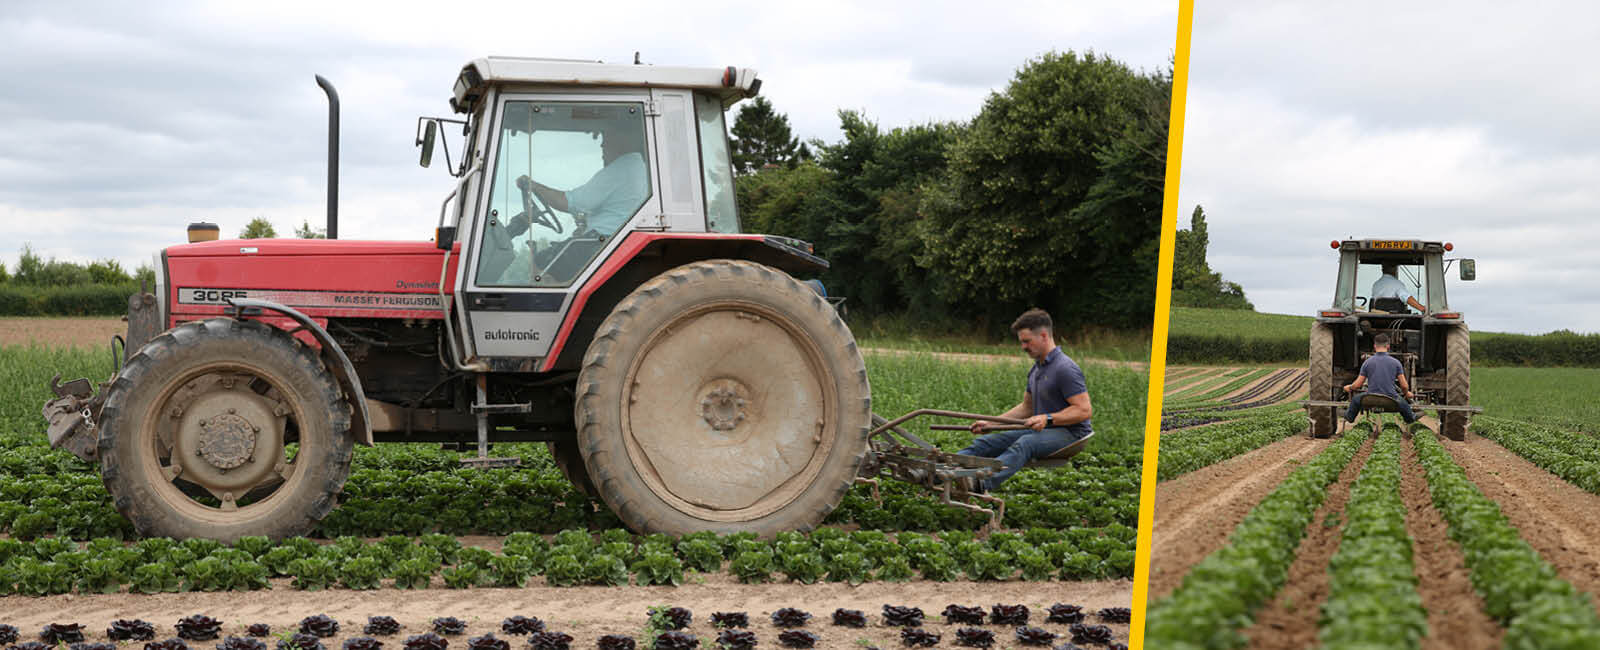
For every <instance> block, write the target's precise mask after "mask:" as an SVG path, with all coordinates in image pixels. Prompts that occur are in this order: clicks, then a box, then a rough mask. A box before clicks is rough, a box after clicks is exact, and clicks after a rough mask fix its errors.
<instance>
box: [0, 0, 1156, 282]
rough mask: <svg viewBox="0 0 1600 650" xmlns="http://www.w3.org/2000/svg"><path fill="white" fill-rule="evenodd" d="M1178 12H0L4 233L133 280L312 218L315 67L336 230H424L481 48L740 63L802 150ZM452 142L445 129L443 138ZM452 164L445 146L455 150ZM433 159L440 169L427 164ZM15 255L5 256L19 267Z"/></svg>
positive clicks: (930, 107)
mask: <svg viewBox="0 0 1600 650" xmlns="http://www.w3.org/2000/svg"><path fill="white" fill-rule="evenodd" d="M1175 25H1176V4H1175V3H1172V2H1165V1H1157V0H1145V1H1143V2H1135V3H1119V4H1117V5H1115V6H1096V5H1090V4H1081V3H1055V2H1020V3H1007V4H1005V5H1001V6H996V7H982V8H980V7H978V6H977V5H973V4H971V3H956V2H933V3H924V2H897V3H871V4H860V3H847V2H821V3H811V4H787V5H786V4H768V5H751V4H749V3H734V2H703V3H696V4H693V5H684V4H682V3H678V4H672V3H666V4H663V3H644V2H635V3H607V4H605V5H603V6H601V5H597V4H594V3H588V4H585V3H554V4H552V3H529V2H514V3H513V2H497V3H489V4H484V5H473V6H472V7H471V8H470V9H466V8H459V9H458V8H448V9H446V8H441V6H440V5H438V4H437V3H422V2H382V3H379V2H359V3H358V2H325V1H317V2H311V1H302V0H282V1H278V2H270V3H209V2H181V3H158V4H116V3H111V4H103V5H97V6H96V8H95V10H94V11H92V12H90V11H84V10H83V8H82V7H81V6H77V5H69V4H61V3H51V2H29V1H22V2H11V3H8V4H7V6H6V12H5V15H4V16H0V40H3V41H4V42H6V43H8V44H9V45H10V46H11V47H10V48H9V50H8V51H9V52H12V53H13V55H12V56H8V57H4V58H0V78H4V79H6V81H7V89H6V93H4V96H3V97H0V123H3V124H4V125H5V126H4V127H3V128H0V238H3V239H4V240H5V241H10V242H14V243H13V244H12V245H13V246H15V247H16V248H17V249H20V247H21V245H22V244H23V243H24V242H31V243H32V245H33V246H34V248H35V249H36V250H37V251H39V252H41V253H42V254H45V255H55V256H57V257H60V258H63V259H72V260H77V261H88V260H91V259H98V258H105V257H110V258H114V259H117V260H119V261H121V262H122V263H123V265H124V266H126V267H129V268H132V267H136V266H138V265H139V264H141V263H145V262H146V261H147V260H149V259H150V256H151V254H152V253H154V252H155V251H156V250H157V249H158V248H159V247H161V246H164V245H168V244H171V243H175V242H178V241H181V240H182V237H183V228H184V226H185V225H186V224H187V223H188V222H190V221H194V220H199V219H209V220H211V221H215V222H218V223H219V224H220V225H221V227H222V230H223V233H224V234H225V235H231V234H233V233H236V232H238V230H239V229H240V228H242V227H243V225H244V223H245V222H246V221H248V220H249V219H252V218H255V217H257V216H264V217H266V218H267V219H269V220H271V221H272V222H273V223H274V224H275V225H276V226H277V228H278V230H279V231H280V232H283V233H287V232H289V231H290V230H291V229H292V228H293V227H294V226H297V225H299V224H300V223H301V222H302V221H309V222H310V223H312V224H313V225H318V224H321V223H322V221H323V200H324V191H325V189H324V177H325V169H324V160H325V154H324V152H325V146H326V144H325V142H326V141H325V131H324V129H325V123H326V122H325V121H326V118H325V110H326V108H325V102H324V99H323V95H322V92H321V91H320V90H319V89H318V88H317V87H316V86H315V85H314V83H313V81H312V75H313V74H322V75H325V76H327V77H328V78H329V79H330V80H332V81H333V82H334V83H335V84H336V85H337V87H338V90H339V93H340V96H341V99H342V103H343V105H342V113H343V115H342V142H341V154H342V161H341V183H340V185H341V187H340V204H341V205H340V214H341V223H340V230H341V235H343V236H345V237H353V238H365V239H383V238H390V239H412V240H415V239H424V238H426V237H428V236H431V234H432V228H433V225H434V223H435V221H436V219H437V215H438V207H439V201H440V200H442V199H443V198H444V195H445V194H446V193H448V192H449V191H450V189H451V187H452V184H453V179H450V178H449V177H448V176H447V175H445V174H444V173H443V172H442V171H441V170H440V168H441V167H442V165H435V166H434V167H433V168H430V169H421V168H419V167H417V166H416V165H415V164H414V163H415V160H416V155H417V153H416V149H415V148H414V146H413V134H414V130H415V124H416V118H417V116H419V115H447V114H448V110H449V109H448V108H447V107H446V103H445V100H446V98H447V97H448V96H449V94H450V87H451V84H452V82H453V81H454V78H455V76H456V74H457V73H458V72H459V70H460V68H461V66H462V65H463V64H465V63H466V62H467V61H469V60H471V59H473V58H476V57H481V56H487V55H513V56H549V57H565V58H582V59H605V60H608V61H614V62H626V61H631V60H632V59H633V54H634V52H636V51H638V52H641V53H642V58H643V60H644V61H645V62H646V63H659V64H674V65H706V66H721V65H738V66H745V67H754V68H756V69H758V70H760V71H761V76H762V78H763V80H764V81H765V85H764V86H763V92H764V93H765V94H766V95H767V96H768V97H770V98H771V99H772V101H773V103H774V105H775V106H776V107H777V108H778V110H780V111H783V112H785V113H787V114H788V116H789V118H790V120H791V123H792V124H793V125H794V128H795V131H796V134H797V135H799V136H801V137H803V138H821V139H824V140H826V141H836V140H837V139H838V138H839V137H840V134H839V131H838V126H839V123H838V118H837V117H836V115H835V113H836V111H837V110H838V109H840V108H851V109H858V110H861V111H863V112H864V113H866V114H867V115H868V116H869V117H870V118H872V119H874V120H875V121H877V122H878V123H879V124H880V125H883V126H884V127H886V128H892V127H895V126H903V125H908V124H914V123H922V122H928V121H946V120H965V119H970V118H971V117H972V116H973V115H975V114H976V113H977V112H978V110H979V109H980V108H981V106H982V103H983V101H984V99H985V97H987V95H988V93H990V92H991V91H994V90H999V89H1002V88H1004V86H1005V85H1006V83H1007V82H1009V81H1010V79H1011V77H1012V74H1013V72H1014V71H1015V69H1016V68H1017V67H1018V66H1020V65H1022V64H1023V63H1025V61H1026V60H1027V59H1028V58H1030V57H1033V56H1037V55H1039V54H1041V53H1043V52H1046V51H1049V50H1052V49H1056V50H1065V49H1078V50H1083V49H1091V48H1092V49H1096V50H1097V51H1101V52H1104V53H1107V54H1110V55H1112V56H1114V57H1117V58H1119V59H1120V60H1123V61H1125V62H1126V63H1128V64H1129V65H1131V66H1134V67H1136V68H1144V69H1156V68H1159V67H1163V66H1165V65H1166V61H1167V58H1168V57H1169V56H1170V53H1171V51H1172V48H1173V38H1174V34H1175ZM453 142H458V140H453ZM455 151H456V152H459V149H456V150H455ZM441 162H442V161H441ZM16 258H17V250H0V262H3V263H6V264H12V265H14V264H15V262H16Z"/></svg>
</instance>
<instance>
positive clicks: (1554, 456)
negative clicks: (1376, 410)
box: [1145, 366, 1600, 648]
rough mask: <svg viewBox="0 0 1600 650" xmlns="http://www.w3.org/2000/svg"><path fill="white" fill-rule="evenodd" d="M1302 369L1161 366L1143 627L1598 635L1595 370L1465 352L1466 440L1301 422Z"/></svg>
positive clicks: (1153, 634)
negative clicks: (1497, 364)
mask: <svg viewBox="0 0 1600 650" xmlns="http://www.w3.org/2000/svg"><path fill="white" fill-rule="evenodd" d="M1260 370H1267V371H1268V372H1267V373H1266V374H1265V375H1262V377H1263V379H1261V380H1259V383H1260V384H1265V385H1267V388H1265V389H1262V390H1259V391H1256V392H1255V393H1253V394H1251V395H1249V396H1246V393H1249V392H1250V391H1251V390H1252V388H1251V387H1247V386H1239V387H1232V384H1234V383H1236V382H1238V381H1239V380H1240V379H1241V378H1244V377H1249V376H1253V375H1254V374H1255V372H1259V371H1260ZM1304 375H1305V370H1303V369H1298V368H1258V369H1256V371H1254V372H1245V373H1240V372H1239V370H1238V368H1236V367H1193V366H1187V367H1186V366H1173V367H1169V368H1168V372H1167V381H1168V384H1169V386H1168V388H1167V399H1166V401H1165V402H1164V403H1163V432H1162V437H1161V448H1160V453H1159V456H1160V466H1159V480H1160V483H1159V484H1158V485H1157V487H1156V505H1155V515H1156V516H1155V526H1154V529H1153V531H1154V544H1153V552H1152V557H1151V581H1150V588H1149V594H1150V601H1149V606H1150V609H1149V610H1148V614H1147V618H1146V627H1145V634H1146V636H1145V639H1146V643H1147V644H1148V647H1162V648H1243V647H1250V648H1287V647H1310V646H1315V645H1320V646H1323V647H1328V648H1355V647H1423V648H1499V647H1507V648H1594V647H1600V609H1597V607H1600V606H1597V604H1596V597H1597V596H1600V478H1597V477H1600V438H1597V437H1596V436H1595V435H1594V434H1593V433H1592V430H1593V429H1592V427H1594V426H1595V424H1594V423H1595V422H1596V421H1597V420H1596V419H1595V418H1594V417H1593V416H1594V415H1596V414H1593V413H1592V410H1593V408H1594V407H1593V406H1591V405H1589V404H1587V403H1586V401H1587V400H1588V395H1590V394H1592V390H1591V389H1590V388H1589V387H1588V386H1589V384H1590V382H1593V381H1595V379H1596V378H1600V374H1595V373H1593V371H1589V370H1584V369H1530V368H1474V369H1473V379H1474V385H1473V403H1474V404H1479V405H1483V406H1484V407H1485V408H1486V411H1487V412H1486V414H1484V415H1479V416H1475V417H1474V418H1473V421H1472V426H1471V429H1470V431H1469V434H1468V439H1467V440H1466V441H1465V442H1453V441H1449V440H1446V439H1444V438H1442V437H1440V436H1438V435H1436V434H1435V433H1434V431H1432V430H1430V429H1429V428H1428V426H1427V424H1430V423H1431V420H1427V419H1425V421H1424V423H1418V424H1415V425H1412V426H1410V427H1408V428H1406V429H1402V428H1401V425H1400V424H1399V423H1398V422H1397V421H1396V420H1395V418H1393V416H1391V417H1390V419H1389V421H1388V424H1387V425H1386V427H1385V428H1384V430H1383V432H1382V434H1381V435H1379V436H1376V437H1374V436H1372V435H1371V433H1370V427H1368V426H1367V425H1366V423H1365V422H1363V421H1358V423H1357V426H1356V427H1353V428H1352V429H1351V430H1350V431H1349V432H1347V433H1344V434H1343V435H1340V436H1336V437H1335V438H1332V439H1327V440H1314V439H1311V438H1310V437H1309V436H1307V435H1306V433H1305V431H1306V419H1305V416H1304V413H1303V411H1302V410H1300V409H1299V408H1298V407H1297V406H1295V405H1294V404H1293V401H1294V400H1297V399H1303V398H1304V397H1305V384H1304ZM1175 395H1176V396H1178V399H1174V397H1175ZM1184 396H1187V398H1185V397H1184ZM1586 427H1588V428H1586Z"/></svg>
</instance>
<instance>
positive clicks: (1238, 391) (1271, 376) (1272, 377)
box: [1217, 372, 1285, 401]
mask: <svg viewBox="0 0 1600 650" xmlns="http://www.w3.org/2000/svg"><path fill="white" fill-rule="evenodd" d="M1283 379H1285V378H1284V377H1278V376H1277V373H1272V372H1269V373H1267V374H1265V375H1262V376H1260V377H1257V378H1255V379H1254V380H1251V381H1250V383H1247V384H1245V385H1243V386H1240V387H1238V388H1235V389H1233V390H1231V391H1228V393H1227V394H1225V395H1223V396H1221V397H1218V398H1217V399H1218V401H1221V400H1224V399H1227V398H1229V397H1233V396H1234V395H1243V394H1245V393H1247V392H1250V391H1251V390H1253V389H1255V388H1256V387H1257V386H1261V385H1263V384H1275V383H1277V382H1278V381H1280V380H1283Z"/></svg>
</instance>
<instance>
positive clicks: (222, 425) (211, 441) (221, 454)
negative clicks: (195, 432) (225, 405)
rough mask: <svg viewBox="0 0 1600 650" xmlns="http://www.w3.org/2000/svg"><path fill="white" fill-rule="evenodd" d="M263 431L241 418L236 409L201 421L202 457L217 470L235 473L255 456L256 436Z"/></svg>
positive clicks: (200, 451)
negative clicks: (237, 468)
mask: <svg viewBox="0 0 1600 650" xmlns="http://www.w3.org/2000/svg"><path fill="white" fill-rule="evenodd" d="M260 430H261V427H257V426H255V425H252V424H251V423H250V421H249V420H246V419H244V418H242V417H239V416H238V415H237V412H236V410H235V409H228V413H226V414H223V415H219V416H216V417H213V418H210V419H206V420H201V421H200V448H199V453H200V457H201V458H204V459H205V460H206V462H208V463H211V466H212V467H216V468H217V469H233V468H235V467H238V466H240V465H243V464H245V462H246V461H249V460H250V456H251V454H253V453H254V452H255V449H256V432H257V431H260Z"/></svg>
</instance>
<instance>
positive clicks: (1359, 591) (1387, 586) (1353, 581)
mask: <svg viewBox="0 0 1600 650" xmlns="http://www.w3.org/2000/svg"><path fill="white" fill-rule="evenodd" d="M1345 516H1346V520H1345V525H1344V530H1343V532H1342V535H1341V540H1340V542H1339V551H1338V552H1337V553H1335V554H1334V556H1333V560H1332V561H1331V562H1329V564H1328V574H1329V575H1328V577H1329V579H1328V590H1329V593H1328V599H1327V601H1326V602H1324V603H1323V605H1322V619H1321V622H1320V626H1321V630H1320V631H1319V632H1318V638H1320V639H1321V640H1322V646H1323V647H1324V648H1327V649H1328V650H1338V649H1342V648H1349V649H1354V648H1372V647H1387V648H1415V647H1417V645H1418V643H1420V641H1421V639H1422V637H1424V636H1427V634H1428V614H1427V611H1426V610H1424V609H1423V608H1422V596H1421V595H1420V594H1418V593H1417V577H1416V574H1415V573H1414V571H1413V569H1412V563H1411V535H1410V534H1408V533H1407V532H1406V506H1405V502H1404V501H1403V500H1402V499H1401V498H1400V430H1399V428H1398V427H1396V426H1394V425H1390V426H1387V427H1384V429H1383V433H1382V434H1381V435H1380V436H1379V437H1378V442H1377V443H1376V444H1375V445H1374V446H1373V448H1372V455H1371V456H1369V457H1367V465H1366V467H1364V468H1363V469H1362V470H1361V476H1360V478H1357V479H1356V482H1355V484H1354V485H1353V486H1352V487H1351V488H1350V501H1349V503H1348V504H1347V505H1346V506H1345Z"/></svg>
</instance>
